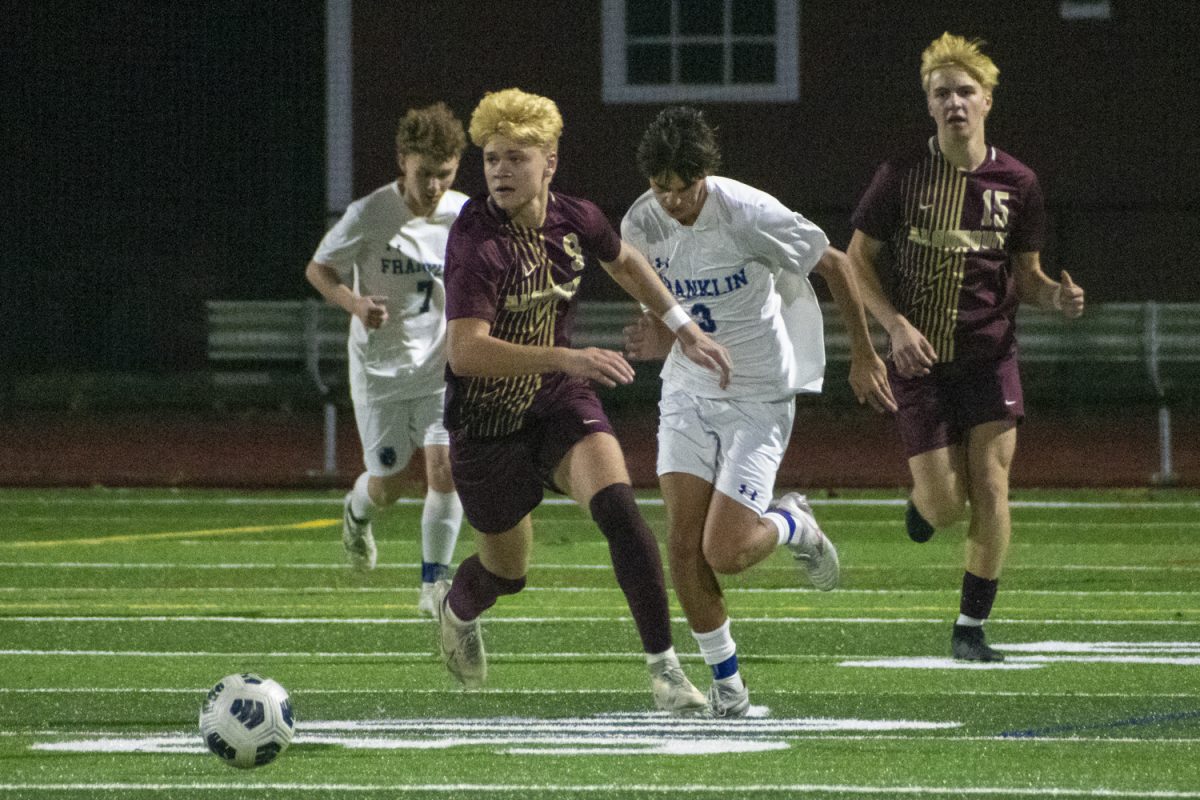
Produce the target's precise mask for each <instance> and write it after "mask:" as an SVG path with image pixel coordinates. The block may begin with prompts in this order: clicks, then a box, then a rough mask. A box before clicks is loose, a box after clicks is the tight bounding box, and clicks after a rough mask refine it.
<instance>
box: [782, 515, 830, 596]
mask: <svg viewBox="0 0 1200 800" xmlns="http://www.w3.org/2000/svg"><path fill="white" fill-rule="evenodd" d="M775 507H776V508H781V509H783V510H784V511H787V512H788V513H789V514H791V515H792V519H793V520H795V522H796V536H795V537H794V540H793V541H792V542H791V543H789V544H788V549H789V550H791V551H792V556H793V557H794V558H795V559H796V560H797V561H799V562H800V563H801V564H803V565H804V571H805V572H806V573H808V580H809V581H810V582H811V583H812V585H813V586H814V587H816V588H817V589H820V590H821V591H822V592H828V591H829V590H831V589H835V588H837V585H838V578H839V575H840V567H839V564H838V554H837V548H836V547H834V546H833V542H831V541H829V537H828V536H826V535H825V534H824V532H823V531H822V530H821V527H820V526H819V525H817V519H816V517H814V516H813V512H812V506H810V505H809V504H808V498H806V497H805V496H804V495H802V494H799V493H797V492H789V493H788V494H785V495H784V496H783V497H781V498H779V502H778V503H776V504H775Z"/></svg>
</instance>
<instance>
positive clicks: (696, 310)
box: [690, 303, 717, 333]
mask: <svg viewBox="0 0 1200 800" xmlns="http://www.w3.org/2000/svg"><path fill="white" fill-rule="evenodd" d="M690 313H691V315H692V318H693V319H695V320H696V324H697V325H698V326H700V330H702V331H704V332H705V333H712V332H713V331H715V330H716V329H717V323H715V322H713V318H712V312H710V311H709V310H708V306H706V305H704V303H696V304H695V305H693V306H692V308H691V311H690Z"/></svg>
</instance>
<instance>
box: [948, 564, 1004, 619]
mask: <svg viewBox="0 0 1200 800" xmlns="http://www.w3.org/2000/svg"><path fill="white" fill-rule="evenodd" d="M999 585H1000V581H999V579H997V580H988V579H987V578H981V577H979V576H978V575H975V574H973V573H970V572H964V573H963V582H962V600H961V601H960V602H959V604H958V613H960V614H965V615H966V616H968V617H974V618H975V619H987V618H988V615H989V614H991V613H992V603H993V602H994V601H995V600H996V587H998V586H999Z"/></svg>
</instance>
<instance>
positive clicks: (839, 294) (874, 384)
mask: <svg viewBox="0 0 1200 800" xmlns="http://www.w3.org/2000/svg"><path fill="white" fill-rule="evenodd" d="M853 269H854V268H853V267H852V266H851V265H850V259H849V258H847V257H846V254H845V253H843V252H842V251H841V250H838V249H837V248H834V247H826V248H825V252H824V253H822V254H821V258H820V260H818V261H817V263H816V265H815V266H814V267H813V272H815V273H817V274H818V275H820V276H821V277H822V278H823V279H824V280H825V284H826V285H827V286H828V287H829V293H830V294H832V295H833V302H834V303H836V304H837V307H838V313H840V314H841V316H842V323H843V324H844V325H845V326H846V332H847V333H848V334H849V335H850V387H851V388H852V389H853V390H854V396H855V397H856V398H858V402H859V403H870V405H871V407H872V408H874V409H875V410H876V411H895V410H896V400H895V398H893V397H892V389H891V386H889V385H888V378H887V367H885V366H884V364H883V360H882V359H880V358H879V355H878V354H877V353H876V352H875V347H874V345H872V344H871V332H870V330H869V329H868V328H867V312H866V311H865V310H864V309H863V301H862V296H861V295H860V294H859V291H858V285H857V282H856V281H855V280H854V273H853Z"/></svg>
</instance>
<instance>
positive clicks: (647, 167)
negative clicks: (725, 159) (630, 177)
mask: <svg viewBox="0 0 1200 800" xmlns="http://www.w3.org/2000/svg"><path fill="white" fill-rule="evenodd" d="M637 165H638V170H640V171H641V173H642V175H644V176H645V177H646V178H651V179H653V178H658V177H661V176H663V175H666V174H668V173H674V174H675V175H678V176H679V178H680V180H682V181H683V182H684V183H692V182H694V181H696V180H699V179H700V178H702V177H704V176H705V175H712V174H714V173H715V172H716V171H717V170H718V169H720V167H721V149H720V147H718V146H717V130H716V128H714V127H713V126H711V125H709V124H708V120H706V119H705V118H704V112H702V111H700V110H698V109H695V108H692V107H691V106H671V107H669V108H664V109H663V110H662V111H660V112H658V116H656V117H655V118H654V121H653V122H651V123H650V126H649V127H648V128H646V132H645V133H643V134H642V140H641V142H639V143H638V148H637Z"/></svg>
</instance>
